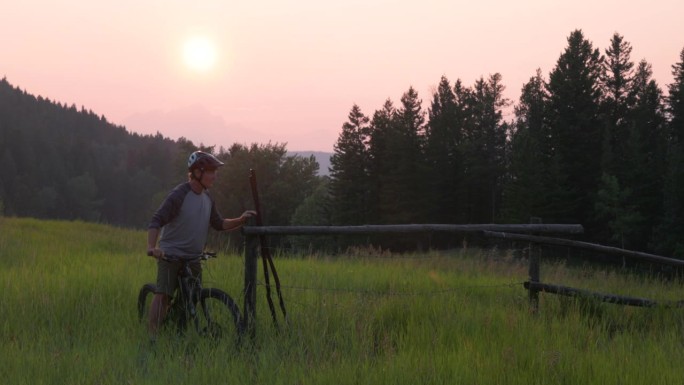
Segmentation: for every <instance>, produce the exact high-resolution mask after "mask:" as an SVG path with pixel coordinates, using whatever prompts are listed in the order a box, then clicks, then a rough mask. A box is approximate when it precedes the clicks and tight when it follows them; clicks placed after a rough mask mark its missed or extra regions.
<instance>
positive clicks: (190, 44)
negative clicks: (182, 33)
mask: <svg viewBox="0 0 684 385" xmlns="http://www.w3.org/2000/svg"><path fill="white" fill-rule="evenodd" d="M216 56H217V52H216V45H215V44H214V42H213V41H211V40H210V39H209V38H206V37H202V36H196V37H192V38H189V39H188V40H186V41H185V43H184V44H183V61H184V62H185V65H187V66H188V68H190V69H192V70H194V71H197V72H207V71H209V70H211V69H212V68H213V67H214V65H216Z"/></svg>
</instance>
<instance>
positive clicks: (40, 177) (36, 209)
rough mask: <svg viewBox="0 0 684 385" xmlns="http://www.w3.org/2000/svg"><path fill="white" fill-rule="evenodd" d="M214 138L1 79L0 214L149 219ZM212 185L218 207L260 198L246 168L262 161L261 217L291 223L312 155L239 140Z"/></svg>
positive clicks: (235, 207) (236, 208) (126, 222)
mask: <svg viewBox="0 0 684 385" xmlns="http://www.w3.org/2000/svg"><path fill="white" fill-rule="evenodd" d="M198 149H201V150H204V151H209V152H215V151H214V148H213V147H204V146H202V145H200V146H195V145H194V144H193V143H192V142H190V141H188V140H186V139H183V138H181V139H179V140H177V141H175V140H171V139H168V138H164V137H163V136H162V135H161V134H159V133H158V134H157V135H154V136H149V135H138V134H132V133H129V132H127V131H126V129H125V128H124V127H120V126H116V125H114V124H112V123H110V122H108V121H107V120H106V119H105V118H104V116H97V115H95V114H94V113H93V112H92V111H88V110H85V109H84V108H81V109H77V108H76V106H75V105H72V106H70V107H69V106H66V105H63V104H61V103H58V102H53V101H50V100H49V99H45V98H43V97H41V96H38V97H35V96H33V95H30V94H28V93H27V92H25V91H22V90H20V89H19V88H15V87H13V86H11V85H10V84H9V82H8V81H7V79H4V78H3V79H0V164H1V166H0V215H12V216H30V217H36V218H50V219H79V220H86V221H97V222H104V223H110V224H116V225H123V226H130V227H136V228H144V227H146V226H147V223H148V222H149V220H150V218H151V215H152V213H153V212H154V210H155V209H156V208H157V207H158V206H159V204H160V203H161V202H162V200H163V199H164V197H165V196H166V194H167V193H168V192H169V190H170V189H171V188H173V187H174V186H175V185H177V184H179V183H181V182H183V181H185V180H187V159H188V156H189V155H190V153H192V151H195V150H198ZM216 155H217V156H218V157H219V158H220V159H221V160H223V161H224V162H225V163H226V166H225V167H223V168H222V169H221V172H220V177H219V179H218V181H217V183H216V185H215V188H214V189H212V194H213V195H214V196H215V198H216V202H217V205H218V207H219V211H220V212H221V213H223V214H224V215H225V216H228V217H233V216H237V215H239V214H240V213H242V211H244V210H246V209H250V208H252V207H253V204H252V203H251V194H250V190H249V182H248V179H247V178H248V176H249V169H250V168H254V169H256V170H258V175H259V187H260V188H261V193H262V196H263V199H264V200H265V201H266V202H269V203H267V204H265V205H264V207H265V212H264V217H265V218H268V220H269V223H270V224H280V225H284V224H288V223H289V221H290V218H291V217H292V215H293V213H294V211H295V210H296V209H297V207H298V206H299V204H300V203H301V202H302V201H303V200H304V198H305V197H306V196H307V195H309V194H311V192H312V191H313V189H314V188H315V187H316V183H317V181H318V177H317V176H316V173H317V170H318V163H316V161H315V158H314V157H313V156H312V157H309V158H304V157H300V156H288V155H287V150H286V149H285V145H283V144H270V143H269V144H266V145H259V144H253V145H251V146H245V145H241V144H233V145H232V146H231V147H229V148H228V149H223V148H221V149H219V151H218V152H216Z"/></svg>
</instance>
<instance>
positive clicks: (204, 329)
mask: <svg viewBox="0 0 684 385" xmlns="http://www.w3.org/2000/svg"><path fill="white" fill-rule="evenodd" d="M210 258H216V253H208V252H205V253H202V254H200V255H195V256H172V255H165V256H164V257H162V259H164V260H166V261H169V262H176V261H177V262H180V263H181V267H180V269H178V288H177V289H176V291H175V292H174V294H173V298H172V299H171V304H170V309H169V312H168V314H167V316H166V318H165V320H164V322H163V323H162V325H165V324H168V323H169V322H174V323H175V324H176V326H177V331H178V333H179V334H184V333H185V331H186V329H187V324H188V321H190V322H191V323H193V324H194V325H195V330H196V331H197V333H198V334H199V335H202V336H208V337H210V338H212V339H215V340H220V339H221V338H222V337H223V335H224V334H233V335H235V336H236V338H237V340H238V341H239V338H240V336H241V335H242V331H243V327H242V326H243V325H242V318H241V317H240V310H239V308H238V306H237V305H236V304H235V301H233V299H232V298H231V297H230V295H228V293H226V292H224V291H223V290H221V289H216V288H203V287H202V282H201V281H200V279H199V278H198V277H195V276H194V275H193V274H192V271H191V269H190V265H191V264H192V263H197V262H200V263H201V262H204V261H207V260H208V259H210ZM156 290H157V286H156V285H155V284H152V283H146V284H144V285H143V286H142V288H141V289H140V293H139V294H138V315H139V317H140V321H143V322H144V321H146V320H147V317H148V314H147V312H148V311H149V308H150V304H149V303H148V302H150V301H148V297H150V298H151V297H152V296H150V294H154V293H155V292H156ZM198 304H199V305H200V308H201V310H202V311H201V314H198V311H197V305H198ZM224 329H225V330H233V332H228V333H224Z"/></svg>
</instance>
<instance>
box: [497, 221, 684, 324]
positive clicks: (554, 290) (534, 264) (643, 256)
mask: <svg viewBox="0 0 684 385" xmlns="http://www.w3.org/2000/svg"><path fill="white" fill-rule="evenodd" d="M484 235H485V236H487V237H490V238H499V239H508V240H514V241H527V242H530V258H529V261H530V265H529V275H530V279H529V281H527V282H525V283H524V287H525V288H526V289H527V290H528V291H529V298H530V304H531V306H532V310H533V311H536V310H537V309H538V306H539V292H545V293H551V294H558V295H564V296H570V297H587V298H593V299H596V300H599V301H602V302H608V303H614V304H618V305H628V306H642V307H653V306H660V305H662V306H682V305H684V301H678V302H674V303H667V304H663V303H658V302H656V301H652V300H650V299H645V298H638V297H628V296H620V295H614V294H604V293H597V292H592V291H588V290H583V289H576V288H572V287H567V286H561V285H554V284H548V283H542V282H541V277H540V260H541V249H540V248H539V247H538V245H539V244H546V245H556V246H567V247H572V248H577V249H584V250H589V251H594V252H599V253H603V254H611V255H618V256H621V257H623V258H630V259H633V260H639V261H642V262H649V263H656V264H662V265H669V266H675V267H684V260H680V259H673V258H667V257H663V256H660V255H654V254H648V253H643V252H639V251H632V250H624V249H620V248H617V247H610V246H604V245H598V244H594V243H587V242H580V241H573V240H569V239H560V238H549V237H543V236H536V235H527V234H512V233H505V232H491V231H485V232H484Z"/></svg>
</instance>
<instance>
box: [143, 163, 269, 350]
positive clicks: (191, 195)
mask: <svg viewBox="0 0 684 385" xmlns="http://www.w3.org/2000/svg"><path fill="white" fill-rule="evenodd" d="M221 166H223V162H221V161H220V160H218V159H217V158H216V157H215V156H213V155H211V154H209V153H206V152H202V151H195V152H193V153H192V154H191V155H190V158H189V159H188V181H187V182H185V183H181V184H180V185H178V186H176V187H175V188H174V189H173V190H172V191H171V192H170V193H169V195H168V196H167V197H166V199H165V200H164V202H163V203H162V204H161V206H159V208H158V209H157V211H156V212H155V213H154V216H153V217H152V220H151V221H150V224H149V226H148V230H147V255H149V256H151V257H154V258H156V259H157V291H156V292H155V295H154V298H153V299H152V305H151V308H150V316H149V323H148V330H149V332H150V334H151V335H152V336H153V337H154V336H156V334H157V329H158V327H159V325H160V324H161V322H162V321H163V320H164V318H165V317H166V314H167V313H168V310H169V304H170V301H171V297H172V296H173V292H174V290H175V289H176V287H177V286H178V282H177V274H178V269H179V268H180V262H168V261H165V260H163V259H161V257H162V256H164V255H165V254H168V255H177V256H185V255H188V256H190V255H199V254H201V253H202V252H203V251H204V246H205V244H206V241H207V234H208V232H209V227H210V226H211V227H212V228H214V229H215V230H217V231H224V230H225V231H232V230H236V229H238V228H240V227H241V226H242V225H244V224H245V222H246V221H247V219H248V218H250V217H252V216H254V215H256V212H254V211H251V210H248V211H245V212H244V213H242V215H241V216H240V217H238V218H232V219H229V218H223V217H221V215H220V214H219V212H218V211H217V210H216V206H215V204H214V199H213V198H212V197H211V195H209V191H208V190H209V188H211V187H212V186H213V184H214V182H215V181H216V171H217V169H218V168H219V167H221ZM160 234H161V237H160ZM157 240H159V245H158V246H157ZM191 270H192V272H193V274H194V275H196V276H197V277H199V278H201V273H202V267H201V264H200V263H199V262H197V263H193V264H192V265H191Z"/></svg>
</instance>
